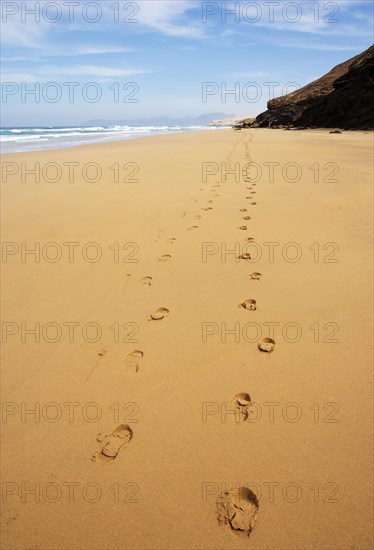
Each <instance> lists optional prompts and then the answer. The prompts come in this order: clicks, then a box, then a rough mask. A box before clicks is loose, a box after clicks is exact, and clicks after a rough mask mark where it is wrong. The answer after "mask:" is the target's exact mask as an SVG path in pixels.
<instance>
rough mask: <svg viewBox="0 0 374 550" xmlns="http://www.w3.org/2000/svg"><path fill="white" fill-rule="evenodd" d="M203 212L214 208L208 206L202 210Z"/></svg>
mask: <svg viewBox="0 0 374 550" xmlns="http://www.w3.org/2000/svg"><path fill="white" fill-rule="evenodd" d="M201 210H205V211H208V210H213V208H212V207H211V206H208V207H207V208H201Z"/></svg>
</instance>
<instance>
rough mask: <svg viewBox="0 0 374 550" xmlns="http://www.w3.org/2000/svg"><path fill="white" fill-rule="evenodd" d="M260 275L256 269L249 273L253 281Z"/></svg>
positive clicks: (259, 277)
mask: <svg viewBox="0 0 374 550" xmlns="http://www.w3.org/2000/svg"><path fill="white" fill-rule="evenodd" d="M261 277H262V275H261V273H258V272H257V271H254V272H253V273H251V274H250V278H251V279H253V280H254V281H259V280H260V279H261Z"/></svg>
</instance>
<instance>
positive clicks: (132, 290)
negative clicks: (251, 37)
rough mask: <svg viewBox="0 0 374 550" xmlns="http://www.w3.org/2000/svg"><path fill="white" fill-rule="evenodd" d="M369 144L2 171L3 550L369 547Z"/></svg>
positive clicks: (310, 135)
mask: <svg viewBox="0 0 374 550" xmlns="http://www.w3.org/2000/svg"><path fill="white" fill-rule="evenodd" d="M372 144H373V139H372V134H365V133H363V132H347V133H343V134H339V135H331V134H329V133H328V131H288V132H286V131H272V130H257V129H256V130H242V131H240V132H236V131H233V130H217V131H207V132H199V133H189V134H181V135H169V136H163V137H152V138H146V139H137V140H133V141H127V142H116V143H108V144H105V145H92V146H85V147H76V148H73V149H65V150H58V151H44V152H33V153H23V154H14V155H7V156H4V157H3V163H4V164H3V171H5V172H3V173H4V174H5V176H4V178H3V179H4V181H3V184H2V199H3V222H2V223H3V225H2V240H3V259H2V261H3V263H2V271H3V298H2V303H3V309H2V317H3V325H2V328H3V351H2V369H3V370H2V399H3V402H5V404H3V407H4V409H3V423H2V437H3V455H2V469H3V475H2V479H3V512H2V516H1V520H2V525H1V529H2V548H4V549H17V550H19V549H25V550H26V549H28V550H29V549H43V550H44V549H45V550H50V549H52V548H53V549H67V548H69V549H70V548H71V549H78V548H79V549H88V548H89V549H108V550H109V549H110V550H114V549H129V550H130V549H131V550H134V549H138V550H151V549H152V550H160V549H165V550H166V549H170V550H174V549H179V550H182V549H183V550H186V549H191V550H192V549H194V550H197V549H198V550H200V549H204V550H209V549H211V550H213V549H222V550H228V549H232V550H234V549H235V550H237V549H241V548H243V549H244V548H245V549H247V548H253V549H256V550H258V549H263V550H269V549H270V548H271V549H282V550H284V549H287V550H290V549H295V550H296V549H298V550H300V549H310V550H312V549H313V550H316V549H317V550H322V549H324V550H325V549H327V548H336V549H348V548H357V549H368V548H370V547H371V544H372V524H371V518H372V514H371V512H372V510H371V471H372V466H373V464H372V448H371V441H372V433H371V424H372V380H371V373H372V369H371V350H372V345H371V335H372V319H371V291H372V289H371V281H372V268H371V265H372V262H371V260H372V255H371V219H372V206H371V205H372V161H371V151H372ZM35 163H39V166H38V165H36V164H35ZM72 163H75V164H72ZM248 163H252V164H250V165H248ZM98 167H99V168H98ZM31 168H34V169H35V170H36V175H35V174H34V175H33V174H32V173H30V172H27V170H30V169H31ZM272 172H273V173H272ZM39 176H40V177H39ZM38 177H39V182H37V181H35V179H38ZM53 180H56V181H53ZM37 243H39V244H37ZM31 249H34V250H36V253H35V254H32V253H30V250H31ZM243 304H244V306H243ZM32 330H34V333H32V332H30V331H32ZM28 331H29V332H28ZM31 409H34V410H36V413H35V414H32V413H30V412H28V411H29V410H31ZM243 487H249V488H250V491H248V490H244V489H242V488H243ZM32 490H34V493H32ZM243 491H244V492H243ZM239 493H240V494H241V495H242V497H241V498H239V497H238V498H237V499H236V501H235V495H236V494H239ZM252 493H253V495H255V497H253V498H252V496H251V495H252ZM243 495H244V496H243ZM256 499H257V500H256ZM235 504H236V505H235ZM235 513H236V515H235V517H234V518H233V514H235ZM222 514H223V515H222ZM225 514H227V517H226V516H225ZM229 515H231V519H230V518H228V516H229ZM240 535H242V536H240ZM248 535H249V537H248Z"/></svg>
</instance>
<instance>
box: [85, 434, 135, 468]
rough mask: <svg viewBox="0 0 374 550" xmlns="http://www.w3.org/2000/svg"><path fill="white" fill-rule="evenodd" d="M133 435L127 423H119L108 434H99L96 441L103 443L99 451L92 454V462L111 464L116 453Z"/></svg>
mask: <svg viewBox="0 0 374 550" xmlns="http://www.w3.org/2000/svg"><path fill="white" fill-rule="evenodd" d="M132 437H133V431H132V429H131V428H130V426H129V425H128V424H120V425H119V426H117V428H116V429H115V430H113V432H112V433H111V434H110V435H102V434H99V435H98V436H97V441H98V442H99V443H104V444H103V447H102V449H101V451H99V452H97V453H95V454H94V455H93V456H92V459H91V460H93V461H94V462H98V463H99V464H111V463H112V462H113V460H114V459H115V458H116V457H117V455H118V453H119V452H120V450H121V449H122V447H124V446H125V445H127V444H128V443H130V441H131V439H132Z"/></svg>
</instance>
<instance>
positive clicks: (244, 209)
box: [239, 208, 247, 212]
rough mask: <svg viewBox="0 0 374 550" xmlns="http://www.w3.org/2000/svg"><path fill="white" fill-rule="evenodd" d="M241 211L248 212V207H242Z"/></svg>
mask: <svg viewBox="0 0 374 550" xmlns="http://www.w3.org/2000/svg"><path fill="white" fill-rule="evenodd" d="M239 212H247V208H241V209H240V210H239Z"/></svg>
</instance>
